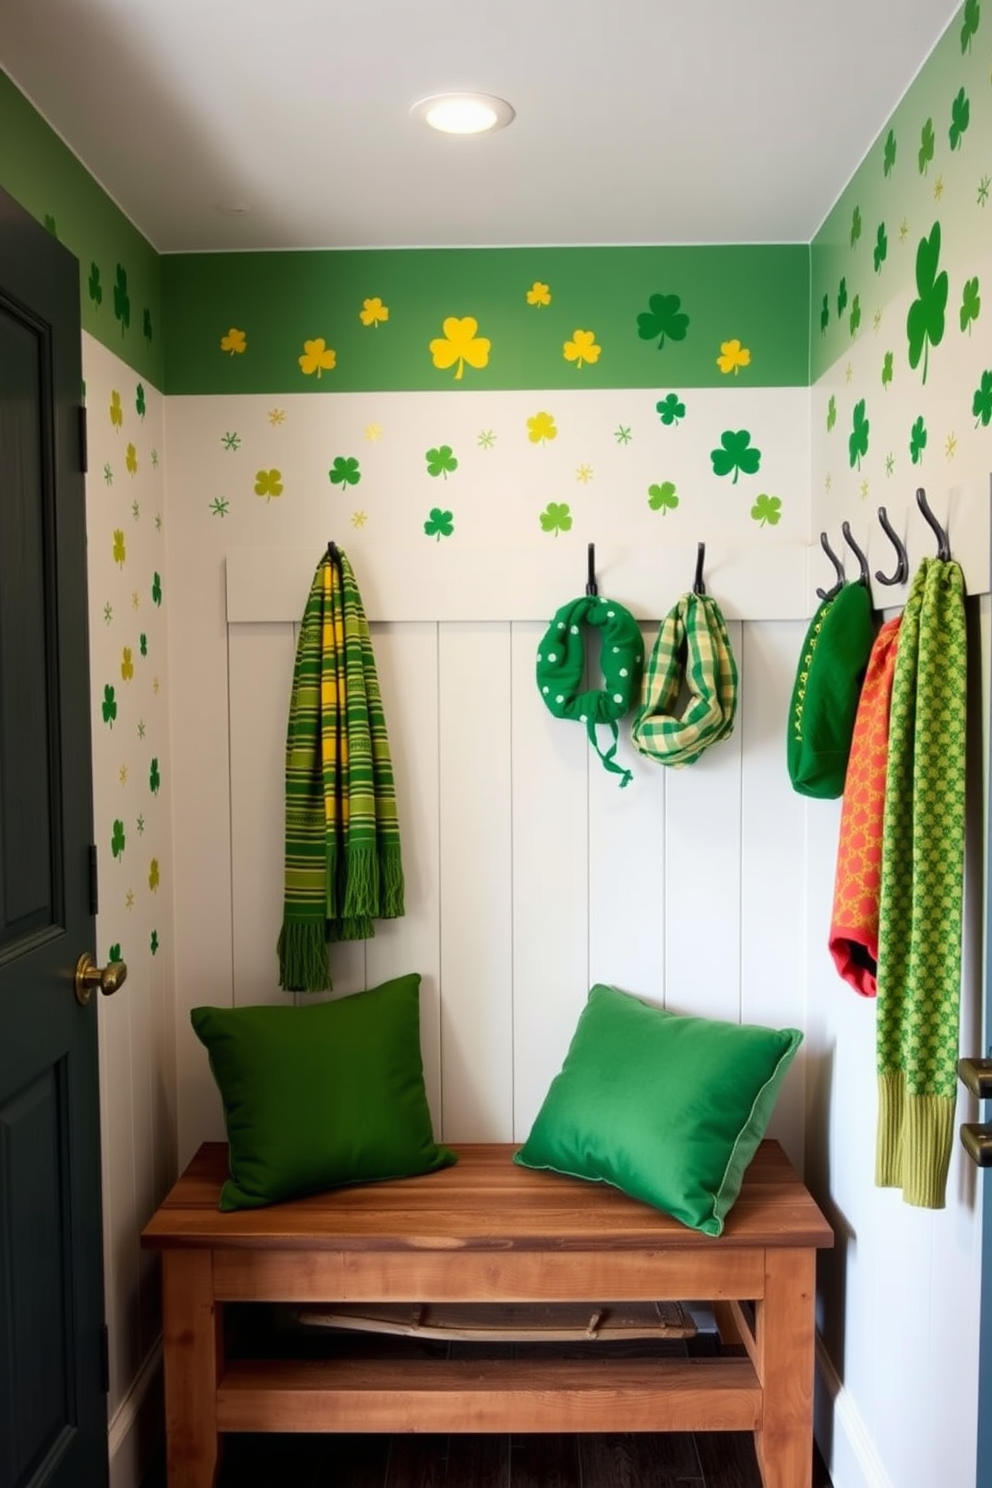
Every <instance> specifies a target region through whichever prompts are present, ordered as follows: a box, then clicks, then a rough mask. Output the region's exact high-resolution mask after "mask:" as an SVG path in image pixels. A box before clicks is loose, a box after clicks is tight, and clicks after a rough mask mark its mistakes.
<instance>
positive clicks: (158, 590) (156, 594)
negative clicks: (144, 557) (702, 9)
mask: <svg viewBox="0 0 992 1488" xmlns="http://www.w3.org/2000/svg"><path fill="white" fill-rule="evenodd" d="M152 603H153V604H157V605H160V604H161V603H162V580H161V579H160V578H159V576H158V574H157V573H153V574H152Z"/></svg>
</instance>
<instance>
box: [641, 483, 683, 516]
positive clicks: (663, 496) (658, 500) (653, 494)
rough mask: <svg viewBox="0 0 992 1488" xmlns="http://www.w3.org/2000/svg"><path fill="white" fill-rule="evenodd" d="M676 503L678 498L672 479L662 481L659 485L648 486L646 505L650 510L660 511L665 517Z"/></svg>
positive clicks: (673, 508)
mask: <svg viewBox="0 0 992 1488" xmlns="http://www.w3.org/2000/svg"><path fill="white" fill-rule="evenodd" d="M678 504H679V498H678V497H677V496H676V494H675V484H674V482H673V481H662V483H661V485H660V486H648V506H649V507H650V508H651V510H652V511H660V512H661V515H662V516H663V517H667V515H668V513H669V512H670V511H674V510H675V508H676V507H677V506H678Z"/></svg>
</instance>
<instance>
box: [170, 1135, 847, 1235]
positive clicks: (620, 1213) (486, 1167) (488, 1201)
mask: <svg viewBox="0 0 992 1488" xmlns="http://www.w3.org/2000/svg"><path fill="white" fill-rule="evenodd" d="M453 1150H454V1151H455V1152H456V1154H457V1155H458V1162H457V1163H456V1164H455V1165H454V1166H453V1167H448V1168H442V1169H441V1170H440V1171H439V1172H436V1173H429V1174H424V1175H422V1176H421V1177H417V1178H394V1179H390V1180H389V1181H388V1182H385V1183H370V1184H363V1185H358V1186H355V1187H349V1188H336V1189H330V1190H328V1191H327V1192H325V1193H319V1194H313V1195H311V1196H309V1197H307V1198H303V1199H294V1200H293V1201H292V1202H290V1203H283V1204H273V1205H270V1206H269V1207H267V1208H263V1209H240V1210H236V1211H234V1212H233V1213H230V1214H222V1213H221V1212H220V1210H219V1209H218V1207H217V1200H218V1195H219V1193H220V1187H221V1184H222V1183H223V1181H224V1179H225V1178H226V1177H227V1146H226V1144H225V1143H223V1142H207V1143H205V1144H204V1145H203V1146H202V1147H201V1148H200V1150H199V1151H198V1152H197V1154H196V1156H195V1157H194V1158H193V1160H192V1162H191V1163H190V1165H189V1167H188V1168H187V1169H186V1171H185V1173H183V1175H182V1177H181V1178H179V1179H178V1181H177V1182H176V1184H175V1185H174V1187H173V1188H172V1190H171V1192H170V1193H169V1194H168V1195H167V1197H166V1198H165V1200H164V1201H163V1203H162V1205H161V1207H160V1208H159V1209H158V1210H157V1211H156V1213H155V1214H154V1215H153V1216H152V1218H151V1219H150V1220H149V1222H148V1224H147V1225H146V1226H145V1229H144V1231H143V1233H142V1237H141V1239H142V1244H143V1245H145V1246H148V1247H152V1248H154V1249H172V1248H177V1247H179V1248H187V1247H192V1248H202V1247H206V1248H213V1249H217V1248H220V1249H227V1248H235V1249H238V1248H241V1247H245V1246H250V1247H253V1248H256V1249H274V1250H286V1249H297V1250H396V1251H417V1250H421V1251H424V1250H427V1251H438V1250H452V1251H454V1250H466V1249H470V1250H497V1251H502V1250H508V1249H512V1250H539V1251H590V1250H617V1249H631V1250H644V1249H647V1250H657V1249H665V1250H680V1249H688V1250H692V1249H694V1248H697V1247H710V1248H712V1247H713V1246H714V1245H719V1246H721V1247H748V1248H753V1247H755V1246H760V1247H765V1246H774V1247H798V1248H811V1247H815V1248H817V1249H820V1248H825V1247H829V1246H832V1245H833V1240H834V1237H833V1231H832V1230H831V1228H830V1226H829V1225H828V1224H827V1221H826V1219H825V1218H824V1216H823V1214H822V1213H821V1212H820V1210H819V1208H818V1207H817V1205H816V1203H815V1202H814V1200H813V1198H812V1196H811V1195H810V1193H809V1192H808V1191H807V1189H806V1188H805V1186H804V1185H803V1183H802V1181H801V1179H800V1178H799V1175H798V1174H797V1173H796V1171H795V1169H794V1168H793V1167H792V1165H791V1163H790V1162H789V1160H788V1158H787V1157H786V1155H785V1153H784V1152H783V1150H782V1148H781V1147H780V1146H779V1144H778V1143H777V1142H771V1141H765V1142H762V1144H761V1146H760V1147H759V1149H758V1152H757V1153H756V1155H755V1157H754V1160H753V1162H752V1163H751V1166H750V1167H749V1169H748V1171H747V1173H746V1175H745V1178H744V1184H743V1187H742V1189H741V1193H740V1197H739V1198H738V1200H737V1202H736V1204H735V1205H734V1207H733V1208H732V1209H731V1211H730V1214H729V1215H728V1217H727V1222H726V1226H725V1229H724V1232H723V1235H722V1236H721V1237H720V1238H719V1239H718V1240H715V1239H714V1238H713V1237H712V1236H709V1235H703V1234H700V1233H699V1232H698V1231H697V1230H692V1229H689V1228H688V1227H687V1226H686V1225H684V1224H682V1223H680V1221H678V1220H676V1219H672V1218H671V1217H670V1216H669V1215H667V1214H662V1213H660V1212H659V1211H658V1210H656V1209H654V1208H652V1207H651V1206H650V1205H648V1204H644V1203H641V1202H640V1201H639V1200H637V1199H631V1198H628V1197H627V1196H626V1195H625V1194H623V1193H621V1192H620V1191H619V1190H618V1189H615V1188H612V1187H610V1186H609V1185H608V1184H605V1183H587V1182H584V1181H582V1180H581V1179H578V1178H564V1177H560V1176H558V1175H557V1174H553V1173H547V1172H534V1171H531V1170H529V1169H527V1168H521V1167H518V1166H517V1165H516V1164H515V1163H513V1162H512V1161H511V1158H512V1155H513V1153H514V1152H515V1151H516V1150H517V1144H509V1143H473V1144H453Z"/></svg>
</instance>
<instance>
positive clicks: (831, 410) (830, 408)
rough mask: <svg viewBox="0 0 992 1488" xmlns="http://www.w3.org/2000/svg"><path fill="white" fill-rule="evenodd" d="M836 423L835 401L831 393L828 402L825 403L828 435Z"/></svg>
mask: <svg viewBox="0 0 992 1488" xmlns="http://www.w3.org/2000/svg"><path fill="white" fill-rule="evenodd" d="M836 422H837V399H836V398H835V397H834V395H833V393H831V394H830V401H829V402H828V403H827V433H828V434H829V433H830V430H831V429H832V428H833V426H834V424H835V423H836Z"/></svg>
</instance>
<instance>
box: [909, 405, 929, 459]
mask: <svg viewBox="0 0 992 1488" xmlns="http://www.w3.org/2000/svg"><path fill="white" fill-rule="evenodd" d="M926 447H927V426H926V424H925V423H924V422H923V415H922V414H920V417H919V418H918V419H917V420H916V423H915V424H914V425H913V427H912V429H911V430H910V432H909V455H910V459H911V460H912V462H913V464H914V465H920V464H922V463H923V451H924V450H925V449H926Z"/></svg>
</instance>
